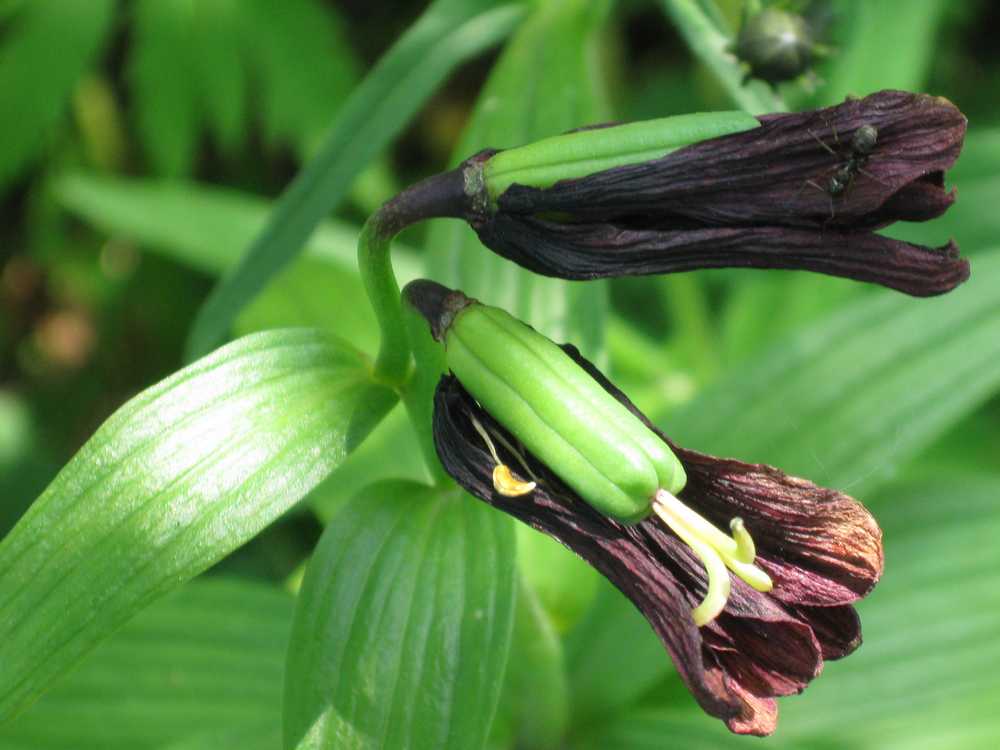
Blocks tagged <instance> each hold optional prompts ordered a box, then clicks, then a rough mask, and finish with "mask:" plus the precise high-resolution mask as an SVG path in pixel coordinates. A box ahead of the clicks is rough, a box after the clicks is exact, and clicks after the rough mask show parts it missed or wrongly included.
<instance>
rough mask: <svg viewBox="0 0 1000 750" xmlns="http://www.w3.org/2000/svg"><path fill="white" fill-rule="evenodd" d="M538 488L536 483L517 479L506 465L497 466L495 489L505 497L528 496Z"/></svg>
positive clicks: (494, 472)
mask: <svg viewBox="0 0 1000 750" xmlns="http://www.w3.org/2000/svg"><path fill="white" fill-rule="evenodd" d="M536 486H537V485H536V484H535V483H534V482H524V481H521V480H520V479H518V478H517V477H515V476H514V474H513V472H511V470H510V467H508V466H505V465H504V464H497V465H496V466H495V467H494V469H493V489H495V490H496V491H497V492H499V493H500V494H501V495H504V496H505V497H520V496H521V495H527V494H528V493H529V492H531V491H532V490H533V489H535V487H536Z"/></svg>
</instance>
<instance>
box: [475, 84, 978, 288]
mask: <svg viewBox="0 0 1000 750" xmlns="http://www.w3.org/2000/svg"><path fill="white" fill-rule="evenodd" d="M759 120H760V122H761V126H760V127H758V128H755V129H752V130H747V131H744V132H741V133H735V134H732V135H728V136H723V137H721V138H714V139H711V140H707V141H702V142H700V143H696V144H693V145H691V146H687V147H685V148H682V149H679V150H677V151H675V152H673V153H671V154H668V155H666V156H664V157H663V158H660V159H655V160H651V161H647V162H643V163H640V164H632V165H627V166H622V167H617V168H614V169H608V170H605V171H601V172H597V173H595V174H592V175H588V176H586V177H583V178H579V179H573V180H563V181H561V182H557V183H556V184H555V185H553V186H552V187H550V188H546V189H540V188H533V187H527V186H524V185H517V184H515V185H512V186H510V187H509V188H508V189H507V190H506V191H505V192H504V193H503V194H502V195H500V196H499V198H498V199H497V201H496V206H495V207H493V208H492V209H491V208H489V207H486V208H483V207H484V206H485V205H486V204H485V203H483V202H482V201H480V202H478V203H475V205H476V206H478V207H479V208H477V209H476V210H472V211H470V213H469V214H468V216H467V217H466V218H467V219H468V221H469V222H470V224H471V225H472V226H473V228H474V229H475V230H476V232H477V233H478V234H479V236H480V239H481V240H482V242H483V244H485V245H486V246H488V247H490V248H491V249H493V250H494V251H495V252H497V253H499V254H500V255H502V256H504V257H506V258H509V259H511V260H513V261H515V262H517V263H519V264H521V265H523V266H525V267H527V268H529V269H531V270H533V271H535V272H538V273H542V274H546V275H550V276H558V277H561V278H569V279H590V278H600V277H607V276H626V275H644V274H658V273H671V272H676V271H688V270H693V269H698V268H722V267H744V268H770V269H774V268H780V269H789V270H807V271H815V272H819V273H825V274H829V275H833V276H843V277H846V278H851V279H856V280H859V281H867V282H872V283H876V284H881V285H883V286H887V287H889V288H892V289H897V290H899V291H902V292H905V293H907V294H911V295H915V296H930V295H935V294H942V293H944V292H947V291H949V290H951V289H953V288H954V287H955V286H957V285H958V284H961V283H962V282H963V281H965V279H967V278H968V276H969V266H968V262H967V261H966V260H965V259H963V258H960V257H959V256H958V250H957V246H956V245H955V244H954V243H953V242H952V243H949V244H948V245H946V246H945V247H943V248H937V249H935V248H928V247H923V246H920V245H914V244H910V243H905V242H900V241H898V240H891V239H889V238H886V237H883V236H881V235H879V234H876V233H875V230H876V229H879V228H881V227H884V226H887V225H889V224H891V223H893V222H895V221H926V220H929V219H933V218H936V217H937V216H940V215H941V214H942V213H944V212H945V211H946V210H947V209H948V207H949V206H950V205H951V204H952V203H953V202H954V200H955V193H954V191H948V190H946V189H945V186H944V175H945V172H946V171H947V170H948V169H949V168H950V167H951V166H952V165H953V164H954V162H955V160H956V159H957V158H958V155H959V152H960V151H961V148H962V143H963V141H964V137H965V130H966V119H965V117H964V116H963V115H962V113H961V112H960V111H959V110H958V109H957V108H956V107H955V106H954V105H953V104H952V103H951V102H949V101H947V100H946V99H942V98H940V97H932V96H927V95H924V94H913V93H909V92H904V91H881V92H878V93H875V94H872V95H870V96H868V97H865V98H864V99H849V100H848V101H845V102H844V103H842V104H839V105H837V106H834V107H829V108H826V109H820V110H814V111H809V112H798V113H789V114H773V115H765V116H762V117H760V118H759ZM863 125H869V126H872V127H874V128H876V129H877V132H878V138H877V142H876V144H875V147H874V149H873V150H872V151H871V153H870V154H869V155H868V156H867V158H865V159H863V160H861V161H860V162H859V163H858V164H857V166H858V169H857V170H855V171H854V172H853V175H852V179H851V180H850V181H849V183H848V184H847V185H846V186H845V187H844V189H843V190H842V192H840V193H838V194H831V192H830V188H829V184H830V180H831V178H832V177H833V176H834V174H835V173H837V171H838V169H842V168H844V167H845V166H846V165H847V163H848V161H849V159H850V157H851V155H852V146H851V139H852V136H853V134H854V133H855V131H857V130H858V128H860V127H861V126H863ZM831 151H832V152H833V153H831Z"/></svg>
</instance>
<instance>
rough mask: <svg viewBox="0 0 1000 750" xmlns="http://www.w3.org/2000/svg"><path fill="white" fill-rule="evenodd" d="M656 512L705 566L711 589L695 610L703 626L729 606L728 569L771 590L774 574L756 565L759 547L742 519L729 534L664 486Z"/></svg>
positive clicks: (655, 500) (761, 588) (760, 588)
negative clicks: (727, 604) (755, 544)
mask: <svg viewBox="0 0 1000 750" xmlns="http://www.w3.org/2000/svg"><path fill="white" fill-rule="evenodd" d="M653 512H655V513H656V515H657V516H658V517H659V518H660V519H661V520H662V521H663V522H664V523H665V524H666V525H667V526H668V527H669V528H670V529H671V530H673V532H674V533H675V534H677V536H678V537H680V539H681V540H682V541H683V542H684V543H685V544H687V545H688V546H689V547H690V548H691V549H692V550H693V551H694V553H695V554H696V555H697V556H698V559H699V560H701V563H702V565H704V566H705V572H706V574H707V576H708V591H707V592H706V594H705V598H704V600H702V602H701V604H699V605H698V606H697V607H696V608H695V609H694V611H693V612H692V613H691V614H692V616H693V617H694V621H695V624H696V625H698V626H699V627H700V626H702V625H704V624H706V623H708V622H711V621H712V620H713V619H715V617H717V616H718V615H719V613H720V612H721V611H722V610H723V608H724V607H725V606H726V600H727V599H728V598H729V593H730V580H729V573H728V572H727V571H726V568H729V570H731V571H732V572H733V573H735V574H736V575H737V576H738V577H739V578H741V579H742V580H744V581H746V583H748V584H749V585H750V586H752V587H753V588H754V589H756V590H757V591H761V592H767V591H770V590H771V588H772V586H773V583H772V582H771V577H770V576H768V574H767V573H766V572H764V571H763V570H762V569H761V568H759V567H758V566H756V565H754V564H753V561H754V558H755V557H756V548H755V546H754V543H753V539H752V538H751V536H750V532H749V531H747V530H746V527H745V526H744V524H743V520H742V519H741V518H734V519H733V520H732V521H731V522H730V524H729V528H730V529H731V531H732V532H733V537H728V536H726V534H725V533H723V532H722V531H720V530H719V529H717V528H716V527H715V526H713V525H712V524H711V523H710V522H709V521H708V520H707V519H705V518H703V517H702V516H700V515H699V514H698V513H696V512H695V511H694V510H692V509H691V508H689V507H688V506H686V505H685V504H684V503H682V502H681V501H680V500H678V499H677V498H676V497H674V496H673V495H671V494H670V493H669V492H667V491H666V490H663V489H660V490H657V492H656V495H655V496H654V497H653Z"/></svg>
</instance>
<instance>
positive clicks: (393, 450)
mask: <svg viewBox="0 0 1000 750" xmlns="http://www.w3.org/2000/svg"><path fill="white" fill-rule="evenodd" d="M383 479H409V480H412V481H415V482H425V483H426V482H427V481H429V480H430V477H429V476H428V473H427V464H426V463H424V457H423V456H422V455H421V453H420V446H419V445H418V444H417V441H416V439H415V435H414V431H413V424H412V423H411V422H410V419H409V416H408V415H407V412H406V409H404V408H403V406H402V405H400V406H397V407H396V408H394V409H393V410H392V411H391V412H389V414H388V415H386V417H385V419H383V420H382V421H381V422H380V423H379V425H378V427H376V428H375V429H374V430H372V432H371V434H370V435H369V436H368V438H367V439H366V440H365V442H364V443H362V444H361V445H360V446H359V447H358V449H357V450H356V451H354V453H352V454H351V455H350V456H348V457H347V460H346V461H344V463H342V464H341V465H340V466H338V467H337V470H336V471H334V472H333V473H332V474H331V475H330V476H329V477H327V479H326V480H325V481H324V482H323V484H321V485H320V486H319V487H317V488H316V489H315V490H314V491H313V493H312V494H311V495H310V496H309V503H310V505H311V506H312V508H313V511H314V512H315V513H316V515H317V517H318V518H319V519H320V521H322V522H323V523H324V524H327V523H329V522H330V521H331V520H332V519H333V518H334V516H336V514H337V513H339V512H340V509H341V508H342V507H343V506H344V505H346V504H347V502H348V501H349V500H350V499H351V498H352V497H354V496H355V495H357V494H358V493H359V492H360V491H361V490H362V489H364V488H365V487H367V486H368V485H370V484H374V483H375V482H379V481H381V480H383Z"/></svg>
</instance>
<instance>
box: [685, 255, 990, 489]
mask: <svg viewBox="0 0 1000 750" xmlns="http://www.w3.org/2000/svg"><path fill="white" fill-rule="evenodd" d="M998 285H1000V251H996V250H993V251H990V252H988V253H985V252H984V253H982V254H980V255H978V256H977V257H976V259H975V261H974V262H973V264H972V279H971V280H970V281H969V282H967V283H966V284H965V285H963V286H961V287H959V288H958V289H957V290H955V291H954V292H952V293H950V294H948V295H945V296H943V297H938V298H935V299H912V298H909V297H906V296H903V295H900V294H896V293H894V292H891V291H879V292H875V293H872V294H866V295H863V296H862V297H861V298H860V299H856V300H853V301H851V302H849V303H848V304H846V305H844V306H843V307H842V308H841V309H840V310H839V311H838V312H836V313H834V314H833V315H830V316H828V317H826V318H824V319H823V320H821V321H819V322H817V323H815V324H813V325H809V326H806V327H804V328H801V329H799V330H798V331H796V332H794V333H793V334H792V335H790V336H789V337H788V338H786V339H785V340H783V341H782V342H781V343H779V344H777V345H775V346H774V347H771V348H770V349H768V350H766V351H764V352H762V353H761V354H759V355H758V356H757V357H755V358H754V359H753V360H752V361H749V362H747V363H746V364H745V365H744V366H742V367H737V368H733V369H731V370H730V372H729V374H728V375H727V376H726V377H725V378H724V379H723V380H722V381H720V382H719V383H718V384H717V385H715V386H713V387H711V388H709V389H707V390H706V391H704V392H703V393H701V394H700V395H699V396H698V397H697V398H696V399H695V400H694V401H693V402H691V404H690V405H689V406H688V407H686V408H684V409H683V410H682V411H681V412H679V413H678V414H675V415H673V416H672V417H671V418H670V419H669V424H668V425H667V432H668V433H669V434H670V435H671V436H672V437H673V438H675V439H676V440H677V441H678V442H680V443H681V444H683V445H686V446H689V447H692V448H697V449H699V450H704V451H706V452H709V453H712V454H715V455H724V456H737V457H739V458H741V459H743V460H749V461H763V462H766V463H771V464H774V465H776V466H780V467H781V468H783V469H785V470H786V471H790V472H792V473H795V474H799V475H801V476H806V477H809V478H810V479H812V480H814V481H816V482H819V483H820V484H824V485H827V486H831V487H835V488H839V489H842V490H846V491H849V492H851V493H852V494H853V493H862V494H863V493H864V492H865V491H867V490H870V489H871V488H873V487H874V486H876V485H877V484H878V483H879V482H882V481H884V480H885V479H887V478H890V477H892V475H893V473H894V471H895V469H896V467H898V466H900V465H901V464H903V463H905V462H906V461H908V460H909V459H910V458H911V457H913V456H915V455H916V454H918V453H919V452H920V451H921V450H922V449H923V448H924V447H926V446H927V445H928V444H929V443H930V442H932V441H933V440H934V439H935V438H936V437H937V436H939V435H941V434H942V433H943V432H944V431H946V430H947V429H948V428H949V427H950V426H951V425H953V424H955V423H956V422H957V421H958V420H959V419H961V418H962V417H964V416H966V415H967V414H969V413H970V412H971V411H972V410H973V409H974V408H975V407H976V406H978V405H979V404H981V403H983V402H984V401H985V400H986V399H988V398H989V397H990V396H992V395H993V394H995V393H996V392H997V389H998V388H1000V307H998V306H997V305H996V303H995V302H994V291H993V290H995V289H996V288H997V286H998Z"/></svg>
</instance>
